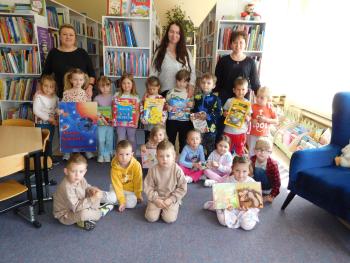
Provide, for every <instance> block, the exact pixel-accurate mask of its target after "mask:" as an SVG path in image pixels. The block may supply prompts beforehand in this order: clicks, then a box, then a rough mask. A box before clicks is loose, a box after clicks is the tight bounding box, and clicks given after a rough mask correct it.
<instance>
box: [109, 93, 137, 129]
mask: <svg viewBox="0 0 350 263" xmlns="http://www.w3.org/2000/svg"><path fill="white" fill-rule="evenodd" d="M136 107H137V100H136V99H126V98H118V97H115V98H114V100H113V105H112V119H113V121H112V122H113V126H115V127H117V126H121V127H133V128H137V123H138V119H137V113H136Z"/></svg>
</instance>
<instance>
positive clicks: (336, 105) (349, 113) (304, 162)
mask: <svg viewBox="0 0 350 263" xmlns="http://www.w3.org/2000/svg"><path fill="white" fill-rule="evenodd" d="M349 139H350V92H340V93H337V94H336V95H335V96H334V99H333V113H332V137H331V143H330V144H329V145H327V146H324V147H321V148H318V149H307V150H301V151H296V152H294V153H293V155H292V158H291V162H290V169H289V184H288V189H289V190H290V193H289V195H288V196H287V198H286V200H285V201H284V203H283V205H282V208H281V209H282V210H284V209H285V208H286V207H287V206H288V204H289V203H290V202H291V201H292V199H293V198H294V196H295V195H298V196H300V197H303V198H305V199H306V200H308V201H310V202H312V203H314V204H315V205H317V206H319V207H321V208H323V209H325V210H327V211H328V212H330V213H332V214H334V215H336V216H338V217H340V218H342V219H345V220H347V221H348V222H350V169H349V168H343V167H338V166H335V162H334V157H336V156H337V155H340V153H341V152H340V151H341V149H342V148H343V147H344V146H345V145H347V144H349Z"/></svg>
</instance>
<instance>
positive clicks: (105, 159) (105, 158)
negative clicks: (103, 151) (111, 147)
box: [104, 155, 111, 163]
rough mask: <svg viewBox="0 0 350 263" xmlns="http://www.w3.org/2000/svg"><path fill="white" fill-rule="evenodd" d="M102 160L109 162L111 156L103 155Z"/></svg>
mask: <svg viewBox="0 0 350 263" xmlns="http://www.w3.org/2000/svg"><path fill="white" fill-rule="evenodd" d="M104 161H105V163H110V162H111V156H110V155H106V156H105V157H104Z"/></svg>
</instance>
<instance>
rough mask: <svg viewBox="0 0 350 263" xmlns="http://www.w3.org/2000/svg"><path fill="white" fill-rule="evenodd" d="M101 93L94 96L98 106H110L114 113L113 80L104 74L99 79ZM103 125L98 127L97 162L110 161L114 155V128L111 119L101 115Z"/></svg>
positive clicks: (98, 86) (98, 85)
mask: <svg viewBox="0 0 350 263" xmlns="http://www.w3.org/2000/svg"><path fill="white" fill-rule="evenodd" d="M97 88H98V90H99V93H100V94H99V95H97V96H96V97H95V98H94V101H96V102H97V105H98V107H108V109H110V113H112V99H113V96H112V93H111V91H112V90H111V81H110V79H108V78H107V77H106V76H102V77H100V78H99V80H98V81H97ZM99 119H100V123H101V125H99V126H98V128H97V139H98V157H97V162H99V163H103V162H110V161H111V156H112V155H113V142H114V129H113V127H112V126H111V123H110V119H106V118H105V117H104V116H101V115H100V116H99Z"/></svg>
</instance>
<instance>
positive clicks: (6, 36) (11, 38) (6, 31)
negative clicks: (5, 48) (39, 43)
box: [0, 16, 35, 44]
mask: <svg viewBox="0 0 350 263" xmlns="http://www.w3.org/2000/svg"><path fill="white" fill-rule="evenodd" d="M0 43H7V44H10V43H16V44H33V43H35V37H33V21H31V20H30V19H28V18H23V17H19V16H7V17H0Z"/></svg>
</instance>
